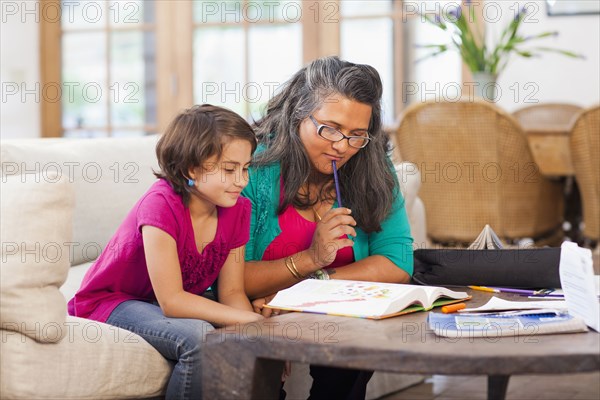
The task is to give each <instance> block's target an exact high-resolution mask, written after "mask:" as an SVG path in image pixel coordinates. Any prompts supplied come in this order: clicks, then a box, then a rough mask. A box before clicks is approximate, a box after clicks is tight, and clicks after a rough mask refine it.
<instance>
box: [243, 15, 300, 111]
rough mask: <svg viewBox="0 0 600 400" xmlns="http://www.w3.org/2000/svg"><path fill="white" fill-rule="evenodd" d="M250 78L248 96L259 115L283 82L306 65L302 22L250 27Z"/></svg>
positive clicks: (252, 109) (245, 91) (247, 89)
mask: <svg viewBox="0 0 600 400" xmlns="http://www.w3.org/2000/svg"><path fill="white" fill-rule="evenodd" d="M248 54H249V58H250V60H249V61H250V65H249V81H248V82H247V83H246V85H245V88H244V89H245V90H244V91H243V92H244V97H245V99H246V101H248V103H249V106H250V115H251V116H252V118H255V119H258V118H259V117H260V116H261V115H262V114H263V111H264V108H265V106H266V105H267V102H268V101H269V99H270V98H271V97H272V96H273V93H274V91H275V90H276V89H277V87H278V86H279V85H281V84H282V83H284V82H285V81H287V80H288V79H289V78H290V77H291V76H292V75H293V74H294V72H296V71H297V70H298V69H300V68H301V67H302V30H301V27H300V25H299V24H285V25H278V26H277V25H257V26H253V27H251V28H250V30H249V46H248Z"/></svg>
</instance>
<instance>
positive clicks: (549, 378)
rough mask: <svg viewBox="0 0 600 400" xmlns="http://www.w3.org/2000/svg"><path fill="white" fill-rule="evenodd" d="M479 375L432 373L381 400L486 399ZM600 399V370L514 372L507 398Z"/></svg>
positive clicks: (518, 399) (484, 381) (482, 381)
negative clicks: (556, 372) (526, 373)
mask: <svg viewBox="0 0 600 400" xmlns="http://www.w3.org/2000/svg"><path fill="white" fill-rule="evenodd" d="M486 390H487V379H486V378H485V377H482V376H442V375H434V376H433V377H431V378H428V379H427V380H426V381H425V382H424V383H422V384H420V385H416V386H413V387H411V388H408V389H405V390H403V391H401V392H397V393H394V394H391V395H388V396H386V397H382V398H381V400H434V399H435V400H450V399H453V400H457V399H461V400H486V399H487V392H486ZM537 399H544V400H600V372H594V373H585V374H573V375H535V376H534V375H523V376H513V377H511V378H510V381H509V384H508V392H507V394H506V400H537Z"/></svg>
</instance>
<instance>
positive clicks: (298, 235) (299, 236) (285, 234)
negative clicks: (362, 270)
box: [262, 181, 354, 268]
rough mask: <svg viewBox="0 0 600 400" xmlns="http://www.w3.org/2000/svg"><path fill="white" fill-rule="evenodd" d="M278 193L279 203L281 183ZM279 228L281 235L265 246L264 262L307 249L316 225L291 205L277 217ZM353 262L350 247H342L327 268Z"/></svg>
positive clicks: (281, 198)
mask: <svg viewBox="0 0 600 400" xmlns="http://www.w3.org/2000/svg"><path fill="white" fill-rule="evenodd" d="M280 192H281V194H280V196H279V202H280V203H281V202H282V201H283V193H284V187H283V181H282V182H281V191H280ZM279 227H280V228H281V233H280V234H279V235H278V236H277V237H276V238H275V239H273V241H272V242H271V244H269V246H267V248H266V250H265V252H264V254H263V257H262V259H263V260H264V261H269V260H278V259H280V258H285V257H288V256H290V255H292V254H295V253H298V252H299V251H302V250H306V249H308V248H309V247H310V244H311V243H312V238H313V235H314V234H315V230H316V229H317V223H316V222H312V221H309V220H307V219H305V218H304V217H303V216H302V215H300V214H299V213H298V211H297V210H296V209H295V208H294V207H293V206H292V205H289V206H288V207H287V208H286V209H285V211H284V212H283V213H282V214H281V215H280V216H279ZM343 237H346V235H344V236H343ZM353 262H354V251H353V250H352V247H344V248H343V249H341V250H339V251H338V252H337V255H336V257H335V260H334V261H333V262H332V263H331V264H330V265H328V266H327V268H338V267H343V266H345V265H348V264H351V263H353Z"/></svg>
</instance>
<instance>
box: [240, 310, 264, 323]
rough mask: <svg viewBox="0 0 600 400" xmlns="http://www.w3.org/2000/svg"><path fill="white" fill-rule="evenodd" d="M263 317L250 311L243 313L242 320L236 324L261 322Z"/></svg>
mask: <svg viewBox="0 0 600 400" xmlns="http://www.w3.org/2000/svg"><path fill="white" fill-rule="evenodd" d="M264 319H265V317H263V316H262V315H260V314H256V313H253V312H250V311H244V316H243V317H242V318H240V319H239V321H238V323H240V324H248V323H251V322H260V321H262V320H264Z"/></svg>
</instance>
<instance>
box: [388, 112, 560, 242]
mask: <svg viewBox="0 0 600 400" xmlns="http://www.w3.org/2000/svg"><path fill="white" fill-rule="evenodd" d="M396 143H397V145H398V147H399V152H400V154H401V157H402V159H403V160H404V161H410V162H412V163H415V164H416V165H417V166H418V167H419V169H420V171H421V177H422V189H421V192H420V196H421V198H422V200H423V202H424V203H425V209H426V215H427V232H428V235H429V236H430V238H431V239H432V240H433V241H434V242H438V243H454V244H464V243H469V242H472V241H473V240H474V239H475V238H476V237H477V235H478V234H479V233H480V232H481V230H482V229H483V227H484V226H485V224H489V225H490V226H491V227H492V228H493V229H494V231H495V232H496V233H497V234H498V235H499V236H500V237H501V238H503V239H505V240H510V241H514V240H518V239H520V238H533V239H534V240H537V239H540V238H548V237H551V236H552V235H555V236H556V235H561V230H560V226H561V223H562V213H563V195H562V186H561V184H560V183H558V182H552V181H550V180H548V179H546V178H545V177H544V176H542V175H541V174H540V173H539V171H538V168H537V165H536V164H535V163H534V162H533V158H532V155H531V152H530V151H529V147H528V144H527V139H526V137H525V135H524V134H523V132H522V130H521V128H520V125H519V124H518V123H517V122H516V121H515V120H514V119H513V118H512V117H511V116H510V115H508V114H506V113H505V112H503V111H502V110H500V109H498V108H497V107H495V106H493V105H491V104H489V103H487V102H484V101H469V102H466V101H464V102H454V103H423V104H417V105H414V106H411V107H409V108H408V109H407V110H406V111H405V113H404V115H403V117H402V119H401V122H400V126H399V127H398V130H397V131H396Z"/></svg>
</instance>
